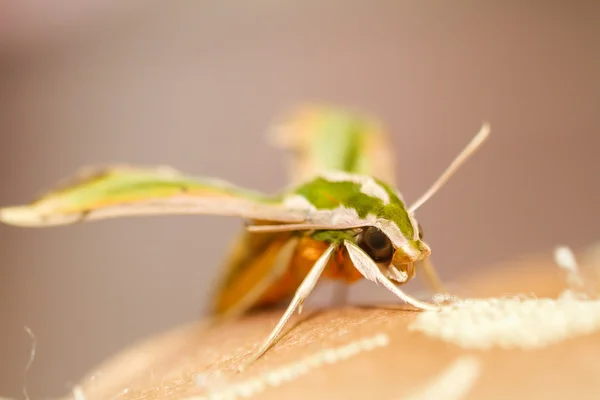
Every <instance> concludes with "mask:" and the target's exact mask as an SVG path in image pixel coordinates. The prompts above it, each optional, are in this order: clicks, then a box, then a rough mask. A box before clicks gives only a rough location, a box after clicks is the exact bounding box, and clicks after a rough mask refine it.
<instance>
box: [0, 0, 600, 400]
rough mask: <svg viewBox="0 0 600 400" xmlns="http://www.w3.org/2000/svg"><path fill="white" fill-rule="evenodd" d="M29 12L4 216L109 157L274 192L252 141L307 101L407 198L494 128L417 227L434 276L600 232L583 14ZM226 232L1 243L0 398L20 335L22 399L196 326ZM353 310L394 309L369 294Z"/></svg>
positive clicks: (534, 10) (9, 66)
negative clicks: (384, 153) (386, 137)
mask: <svg viewBox="0 0 600 400" xmlns="http://www.w3.org/2000/svg"><path fill="white" fill-rule="evenodd" d="M38 3H39V4H38ZM41 3H42V2H38V1H35V0H23V1H20V2H18V1H16V0H14V1H12V2H11V1H7V2H3V4H2V6H0V7H4V8H2V9H0V27H1V28H0V46H1V47H0V51H1V52H2V53H1V55H0V56H1V57H2V59H1V61H2V63H1V65H0V68H1V69H0V88H1V90H0V132H1V141H0V204H3V205H4V204H12V203H18V202H23V201H26V200H29V199H30V198H31V197H32V196H33V195H36V194H38V193H39V192H40V190H42V189H44V188H47V187H48V186H49V185H51V184H53V183H54V182H55V181H56V179H58V178H61V177H63V176H64V175H68V174H70V173H71V172H73V171H74V170H75V169H77V168H78V167H80V166H82V165H86V164H95V163H104V162H111V161H124V162H131V163H139V164H171V165H174V166H177V167H178V168H180V169H182V170H186V171H189V172H193V173H196V174H202V175H214V176H218V177H221V178H225V179H228V180H231V181H233V182H236V183H238V184H242V185H245V186H248V187H253V188H256V189H262V190H265V191H274V190H276V189H278V188H279V187H280V186H282V185H284V184H285V174H284V171H283V169H282V154H281V153H279V152H277V151H276V150H273V149H271V148H269V147H268V146H267V145H266V144H265V141H264V139H263V138H264V131H265V129H266V128H267V126H268V124H269V123H270V122H271V121H272V119H273V117H275V116H277V115H278V114H279V113H281V112H282V111H285V110H287V109H288V108H289V107H291V106H293V105H295V104H296V103H297V102H303V101H305V100H323V101H329V102H337V103H341V104H345V105H349V106H355V107H359V108H364V109H366V110H368V111H372V112H374V113H376V114H378V115H379V116H381V118H382V119H384V120H385V121H386V123H387V124H388V126H389V127H390V129H391V130H392V131H393V134H394V140H395V143H394V146H395V152H396V154H397V155H398V158H397V160H398V173H399V175H400V177H401V182H399V184H400V187H401V188H402V191H403V193H404V195H405V197H406V198H407V199H414V198H416V197H417V196H418V195H419V194H420V193H421V192H422V191H423V190H425V189H426V188H427V186H428V185H429V184H430V183H431V182H432V181H433V180H434V179H435V178H436V177H437V175H438V174H439V173H440V172H441V171H442V170H443V169H444V168H445V167H446V165H447V164H448V162H449V161H450V160H451V159H452V157H453V156H454V155H455V154H456V153H457V152H458V151H459V150H460V149H461V148H462V146H464V145H465V144H466V143H467V141H468V140H469V139H470V138H471V136H472V135H473V134H474V133H475V131H476V130H477V129H478V128H479V125H480V123H481V122H482V120H484V119H488V120H489V121H491V123H492V131H493V136H492V138H491V140H490V141H489V142H488V143H486V145H485V146H484V148H482V149H481V151H480V153H478V154H477V156H476V157H474V158H473V159H472V160H471V161H470V162H469V163H468V164H467V165H466V166H465V168H464V169H463V170H462V171H461V172H460V173H459V174H457V175H456V177H455V178H454V179H453V181H452V182H451V183H450V184H449V185H448V186H447V187H445V188H444V190H443V191H441V192H440V193H439V194H438V195H437V196H436V197H435V198H434V199H432V200H431V201H430V202H429V203H428V204H427V205H426V206H424V207H423V208H422V209H421V211H420V212H419V217H420V221H421V224H422V225H423V227H424V230H425V235H426V237H427V239H428V241H429V243H430V244H431V246H432V248H433V257H434V261H436V263H437V265H438V267H439V268H440V269H441V272H442V275H443V276H444V277H446V278H448V279H450V278H452V277H453V276H460V275H465V274H469V273H471V272H473V271H476V270H478V269H480V268H481V267H482V266H485V265H493V264H494V263H498V262H501V261H503V260H509V259H513V258H515V257H518V256H520V255H523V254H527V253H532V252H545V253H548V252H550V251H551V250H552V248H553V247H554V246H555V245H556V244H561V243H565V244H569V245H572V246H574V247H579V246H583V245H587V244H589V243H591V242H593V241H595V240H596V239H599V238H600V232H599V229H598V226H599V224H598V222H599V220H600V218H598V211H597V206H598V203H599V202H598V199H599V198H600V188H599V185H598V181H599V177H600V161H599V159H598V158H599V157H598V146H599V145H600V136H599V135H600V131H599V130H600V121H599V119H598V106H599V105H600V44H599V42H598V40H599V38H600V24H598V21H599V20H600V7H599V3H597V2H593V1H589V2H584V1H580V2H567V1H563V2H560V1H554V2H546V1H529V2H519V1H505V2H499V1H498V2H495V3H492V2H487V3H486V4H485V5H484V4H483V2H477V1H459V2H453V4H452V5H451V4H450V3H449V2H432V1H430V2H416V1H415V2H408V1H405V2H399V1H391V0H390V1H354V2H342V1H325V2H323V1H305V2H298V1H297V2H286V4H279V3H280V2H276V1H267V0H263V1H257V2H253V5H252V6H250V5H240V4H241V3H239V2H233V1H225V2H218V1H204V2H193V1H188V2H178V4H177V5H174V4H175V3H173V2H169V3H168V4H167V3H164V4H162V5H161V6H158V5H155V3H156V2H147V3H145V6H142V5H141V4H142V3H141V2H130V3H128V4H127V6H123V5H121V3H120V2H118V1H116V0H114V1H107V2H104V3H102V4H101V2H99V1H96V2H95V1H92V0H88V1H87V2H75V1H69V0H62V1H61V2H60V4H59V5H58V6H57V5H55V6H53V7H52V9H51V10H50V9H48V10H46V9H45V8H43V7H42V5H41ZM342 4H343V6H342ZM48 8H49V6H48ZM239 228H240V222H239V221H235V220H230V219H221V218H217V217H198V218H182V217H173V218H154V219H152V218H151V219H146V220H144V219H129V220H120V221H106V222H98V223H95V224H88V225H80V226H73V227H62V228H56V229H47V230H25V229H17V228H11V227H5V226H2V227H0V269H1V276H2V279H1V280H0V296H1V299H0V301H1V303H0V304H2V317H3V318H2V325H1V328H2V330H1V331H0V338H1V341H0V355H1V356H2V363H1V365H0V394H1V395H6V396H19V395H20V390H21V386H22V382H23V378H22V373H23V368H24V366H25V364H26V361H27V357H28V356H29V348H30V341H29V338H28V337H27V335H26V334H25V333H24V332H23V326H25V325H27V326H30V327H31V328H32V330H33V331H34V332H35V333H36V335H37V337H38V353H37V358H36V360H35V362H34V364H33V367H32V370H31V371H30V375H29V389H30V394H31V395H33V396H34V397H36V398H40V397H46V396H51V395H57V394H59V393H62V392H64V391H65V390H68V389H69V388H70V385H72V384H73V383H74V382H75V381H76V380H77V379H78V378H79V377H80V376H81V375H82V374H83V373H84V372H85V371H86V370H87V369H88V368H90V367H92V366H93V365H94V364H95V363H97V362H99V361H101V360H102V359H104V358H105V357H107V356H109V355H110V354H112V353H113V352H115V351H117V350H118V349H120V348H122V347H123V346H126V345H127V344H128V343H130V342H132V341H133V340H135V339H137V338H140V337H142V336H145V335H148V334H150V333H152V332H157V331H160V330H163V329H166V328H168V327H171V326H173V325H176V324H178V323H182V322H184V321H189V320H192V319H194V318H196V317H197V316H198V313H199V311H200V310H202V309H203V307H204V305H205V304H206V301H207V291H208V290H209V288H210V287H211V282H212V279H213V278H214V277H215V274H216V273H217V269H218V266H219V260H220V259H221V258H222V256H223V254H224V252H225V251H226V248H227V246H228V244H229V240H230V238H231V236H232V235H233V234H234V233H235V231H236V230H237V229H239ZM327 295H328V293H327V291H326V290H325V291H319V293H317V296H316V297H315V298H316V299H317V300H318V301H319V302H320V303H321V304H322V303H323V302H326V300H327ZM352 299H353V300H354V301H361V302H367V301H375V300H392V299H391V298H390V297H389V296H387V294H384V293H382V289H380V288H377V287H375V286H373V285H369V284H365V283H361V284H359V285H358V286H357V287H356V288H355V289H353V292H352ZM313 300H314V299H313Z"/></svg>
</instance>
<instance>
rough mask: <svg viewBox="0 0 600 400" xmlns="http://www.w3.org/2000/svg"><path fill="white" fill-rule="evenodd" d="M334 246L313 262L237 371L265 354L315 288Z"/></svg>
mask: <svg viewBox="0 0 600 400" xmlns="http://www.w3.org/2000/svg"><path fill="white" fill-rule="evenodd" d="M335 247H336V246H335V245H331V246H329V248H327V250H325V252H324V253H323V254H322V255H321V257H319V259H318V260H317V262H315V264H314V265H313V266H312V268H311V269H310V271H309V273H308V275H306V278H304V280H303V281H302V283H301V284H300V287H298V290H297V291H296V293H295V294H294V298H293V299H292V301H291V302H290V305H289V306H288V308H287V309H286V310H285V313H284V314H283V316H282V317H281V318H280V319H279V322H277V325H276V326H275V328H273V330H272V331H271V334H270V335H269V337H268V338H267V340H265V341H264V342H263V344H262V345H261V346H260V348H259V349H258V350H257V351H256V352H255V353H254V354H252V355H251V356H250V358H249V359H248V360H246V362H244V363H243V364H241V365H240V366H239V367H238V371H242V370H244V369H245V368H246V367H247V366H249V365H250V364H252V363H253V362H255V361H256V360H258V359H259V358H260V357H261V356H262V355H263V354H265V352H266V351H267V350H268V349H269V348H270V347H271V345H273V343H274V342H275V340H277V338H278V337H279V334H280V333H281V331H282V329H283V327H284V326H285V324H286V323H287V322H288V320H289V319H290V317H291V316H292V315H293V314H294V311H296V308H298V307H299V306H301V305H302V303H304V300H306V298H307V297H308V295H309V294H310V293H311V292H312V290H313V289H314V288H315V285H316V284H317V282H318V281H319V278H320V277H321V274H322V273H323V270H324V269H325V267H326V266H327V263H328V261H329V258H331V254H332V253H333V251H334V250H335Z"/></svg>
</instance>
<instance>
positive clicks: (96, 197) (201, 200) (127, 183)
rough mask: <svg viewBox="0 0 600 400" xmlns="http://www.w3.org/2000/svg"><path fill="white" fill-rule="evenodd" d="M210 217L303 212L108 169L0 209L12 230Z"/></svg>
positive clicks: (152, 172) (224, 189) (227, 189)
mask: <svg viewBox="0 0 600 400" xmlns="http://www.w3.org/2000/svg"><path fill="white" fill-rule="evenodd" d="M174 214H210V215H222V216H237V217H242V218H247V219H261V220H266V221H278V222H302V221H303V220H304V219H305V212H302V211H301V210H296V211H294V210H290V209H289V208H286V207H284V206H282V205H281V203H280V202H279V200H278V199H277V198H273V197H269V196H266V195H263V194H261V193H257V192H253V191H250V190H246V189H243V188H240V187H237V186H235V185H233V184H230V183H228V182H224V181H220V180H214V179H202V178H194V177H190V176H187V175H184V174H182V173H180V172H179V171H176V170H174V169H172V168H168V167H158V168H138V167H128V166H112V167H107V168H92V169H87V170H85V171H83V172H81V173H80V174H78V175H76V176H74V177H70V178H69V179H67V180H65V181H63V182H61V183H60V184H59V185H58V186H57V187H55V188H54V189H52V190H50V191H48V192H47V193H46V194H44V195H43V196H41V197H39V198H38V199H36V200H34V201H32V202H30V203H29V204H27V205H21V206H15V207H6V208H1V209H0V221H2V222H4V223H7V224H11V225H17V226H29V227H43V226H53V225H65V224H71V223H76V222H82V221H92V220H99V219H105V218H114V217H126V216H145V215H174Z"/></svg>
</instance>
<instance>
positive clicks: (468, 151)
mask: <svg viewBox="0 0 600 400" xmlns="http://www.w3.org/2000/svg"><path fill="white" fill-rule="evenodd" d="M489 135H490V124H488V123H487V122H485V123H484V124H483V125H482V126H481V129H479V132H478V133H477V135H475V137H474V138H473V139H471V142H469V144H468V145H467V147H465V148H464V149H463V151H462V152H461V153H460V154H459V155H458V156H457V157H456V158H455V159H454V161H452V164H450V165H449V166H448V168H446V170H445V171H444V173H443V174H442V175H441V176H440V177H439V178H438V179H437V181H435V182H434V184H433V185H431V187H430V188H429V190H427V191H426V192H425V193H424V194H423V195H422V196H421V197H420V198H419V199H418V200H417V201H415V202H414V203H413V204H412V205H411V206H410V207H409V209H408V211H409V212H410V213H413V212H415V211H416V210H417V209H418V208H419V207H421V206H422V205H423V204H424V203H425V202H426V201H427V200H429V198H430V197H431V196H433V195H434V194H435V193H436V192H437V191H438V190H440V188H441V187H442V186H444V184H445V183H446V182H448V179H450V177H451V176H452V175H453V174H454V173H455V172H456V171H457V170H458V168H459V167H460V166H461V165H462V164H463V163H464V162H465V161H467V159H468V158H469V157H470V156H471V155H472V154H473V153H474V152H475V150H477V149H478V148H479V146H481V144H482V143H483V141H484V140H485V139H487V138H488V136H489Z"/></svg>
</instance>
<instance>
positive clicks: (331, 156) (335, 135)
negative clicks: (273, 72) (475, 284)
mask: <svg viewBox="0 0 600 400" xmlns="http://www.w3.org/2000/svg"><path fill="white" fill-rule="evenodd" d="M489 131H490V128H489V125H488V124H484V125H483V126H482V128H481V129H480V131H479V133H477V135H476V136H475V137H474V138H473V139H472V141H471V142H470V143H469V144H468V145H467V146H466V147H465V149H464V150H463V151H462V152H461V153H460V154H459V156H458V157H457V158H456V159H455V160H454V161H453V162H452V163H451V165H450V166H449V167H448V168H447V169H446V171H445V172H444V173H443V174H442V175H441V176H440V177H439V178H438V180H437V181H436V182H435V183H434V184H433V185H432V186H431V188H430V189H429V190H428V191H427V192H426V193H425V194H423V195H422V196H421V197H420V198H419V199H417V200H416V201H415V202H413V203H412V204H411V205H407V204H406V203H405V202H404V200H403V198H402V195H401V194H400V192H399V191H398V190H397V189H396V188H395V187H394V184H393V182H394V179H395V177H394V166H393V155H392V154H391V145H390V142H389V137H388V134H387V132H385V130H384V128H383V127H382V126H381V125H380V123H379V122H378V121H377V120H376V119H374V118H372V117H369V116H366V115H364V114H358V113H354V112H350V111H347V110H344V109H341V108H336V107H329V106H308V107H304V108H300V109H299V110H297V111H295V112H294V113H293V114H292V115H289V116H288V117H287V118H285V119H284V123H283V124H282V125H280V126H277V129H276V130H273V131H272V134H271V135H270V139H271V140H272V141H273V143H274V144H276V145H277V146H279V147H281V148H284V149H286V150H287V151H288V152H289V153H290V156H289V159H288V160H289V165H288V166H289V170H290V182H291V185H290V187H289V188H288V189H286V190H283V191H281V192H280V193H277V194H274V195H269V194H263V193H259V192H256V191H254V190H249V189H246V188H242V187H239V186H237V185H233V184H231V183H228V182H224V181H221V180H217V179H207V178H196V177H193V176H188V175H186V174H183V173H181V172H179V171H177V170H174V169H172V168H170V167H158V168H143V167H131V166H110V167H107V168H89V169H87V170H84V171H82V172H81V173H79V174H77V175H76V176H75V177H72V178H69V179H67V180H66V181H64V182H61V183H60V184H59V185H58V186H57V187H56V188H54V189H53V190H51V191H49V192H48V193H46V194H44V195H43V196H41V197H40V198H38V199H36V200H34V201H32V202H30V203H29V204H27V205H21V206H14V207H6V208H2V209H0V220H1V221H2V222H4V223H6V224H11V225H16V226H23V227H47V226H55V225H65V224H73V223H77V222H85V221H95V220H101V219H107V218H115V217H127V216H149V215H174V214H190V215H199V214H210V215H222V216H234V217H239V218H242V219H244V220H245V221H246V227H245V229H244V230H243V231H242V233H241V235H240V237H239V238H238V239H237V240H236V241H235V242H234V246H233V248H232V249H231V252H230V254H229V256H228V258H227V259H226V262H225V265H224V267H223V278H222V281H221V284H220V286H219V288H218V290H217V291H216V293H215V294H214V296H213V314H214V316H216V317H220V318H225V317H235V316H239V315H241V314H243V313H245V312H247V311H248V310H251V309H254V308H257V307H261V306H266V305H271V304H274V303H277V302H279V301H281V300H282V299H285V298H289V297H292V299H291V301H290V303H289V306H288V307H287V309H286V311H285V312H284V314H283V316H282V317H281V319H280V320H279V322H278V323H277V324H276V326H275V327H274V328H273V330H272V332H271V334H270V335H269V337H268V338H266V340H265V341H264V342H263V343H262V345H261V346H260V347H259V348H258V349H257V350H256V351H255V352H254V353H253V354H252V355H251V356H250V357H249V358H248V360H247V361H246V363H245V364H244V365H248V364H249V363H251V362H253V361H255V360H256V359H258V358H259V357H261V356H262V355H263V354H264V353H265V352H266V351H267V350H268V349H269V348H270V347H271V346H272V344H273V343H274V342H275V341H276V339H277V338H278V336H279V334H280V333H281V331H282V329H283V328H284V326H285V324H286V322H287V321H288V319H289V318H290V317H291V316H292V315H293V313H294V312H295V311H296V310H298V311H299V312H300V311H301V310H302V304H303V302H304V300H305V299H306V298H307V297H308V295H309V294H310V293H311V291H312V290H313V288H314V287H315V285H316V284H317V282H318V281H319V280H320V278H327V279H333V280H338V281H341V282H345V283H353V282H356V281H358V280H360V279H364V278H366V279H368V280H370V281H373V282H376V283H378V284H380V285H381V286H383V287H384V288H386V289H388V290H389V291H391V292H392V293H393V294H395V295H396V296H397V297H399V298H400V299H402V300H403V301H405V302H407V303H409V304H411V305H412V306H414V307H416V308H418V309H422V310H434V309H436V307H437V306H436V305H434V304H430V303H427V302H423V301H421V300H418V299H416V298H414V297H412V296H409V295H408V294H406V293H404V292H403V291H402V290H401V289H400V288H399V287H398V285H399V284H402V283H404V282H406V281H408V280H410V279H411V278H412V277H414V276H415V274H416V270H417V268H420V267H422V268H423V270H424V272H425V273H426V275H427V276H428V277H429V280H430V281H431V283H432V284H433V286H434V288H436V289H439V288H440V283H439V280H438V279H437V275H436V274H435V271H434V270H433V267H432V266H431V264H430V263H429V262H428V257H429V255H430V253H431V250H430V248H429V246H428V245H427V244H426V243H425V242H424V241H423V234H422V230H421V227H420V225H419V223H418V222H417V220H416V218H415V211H416V210H417V209H418V208H419V207H420V206H421V205H422V204H423V203H425V202H426V201H427V200H428V199H429V198H430V197H431V196H432V195H433V194H434V193H435V192H436V191H437V190H438V189H439V188H440V187H441V186H442V185H443V184H444V183H446V181H447V180H448V178H450V176H451V175H452V174H453V173H454V172H455V171H456V170H457V168H458V167H459V165H461V164H462V163H463V162H464V161H465V160H466V159H467V158H468V157H469V156H470V155H471V154H472V153H473V152H474V150H475V149H476V148H478V147H479V146H480V145H481V143H482V142H483V141H484V140H485V139H486V138H487V137H488V135H489Z"/></svg>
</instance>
